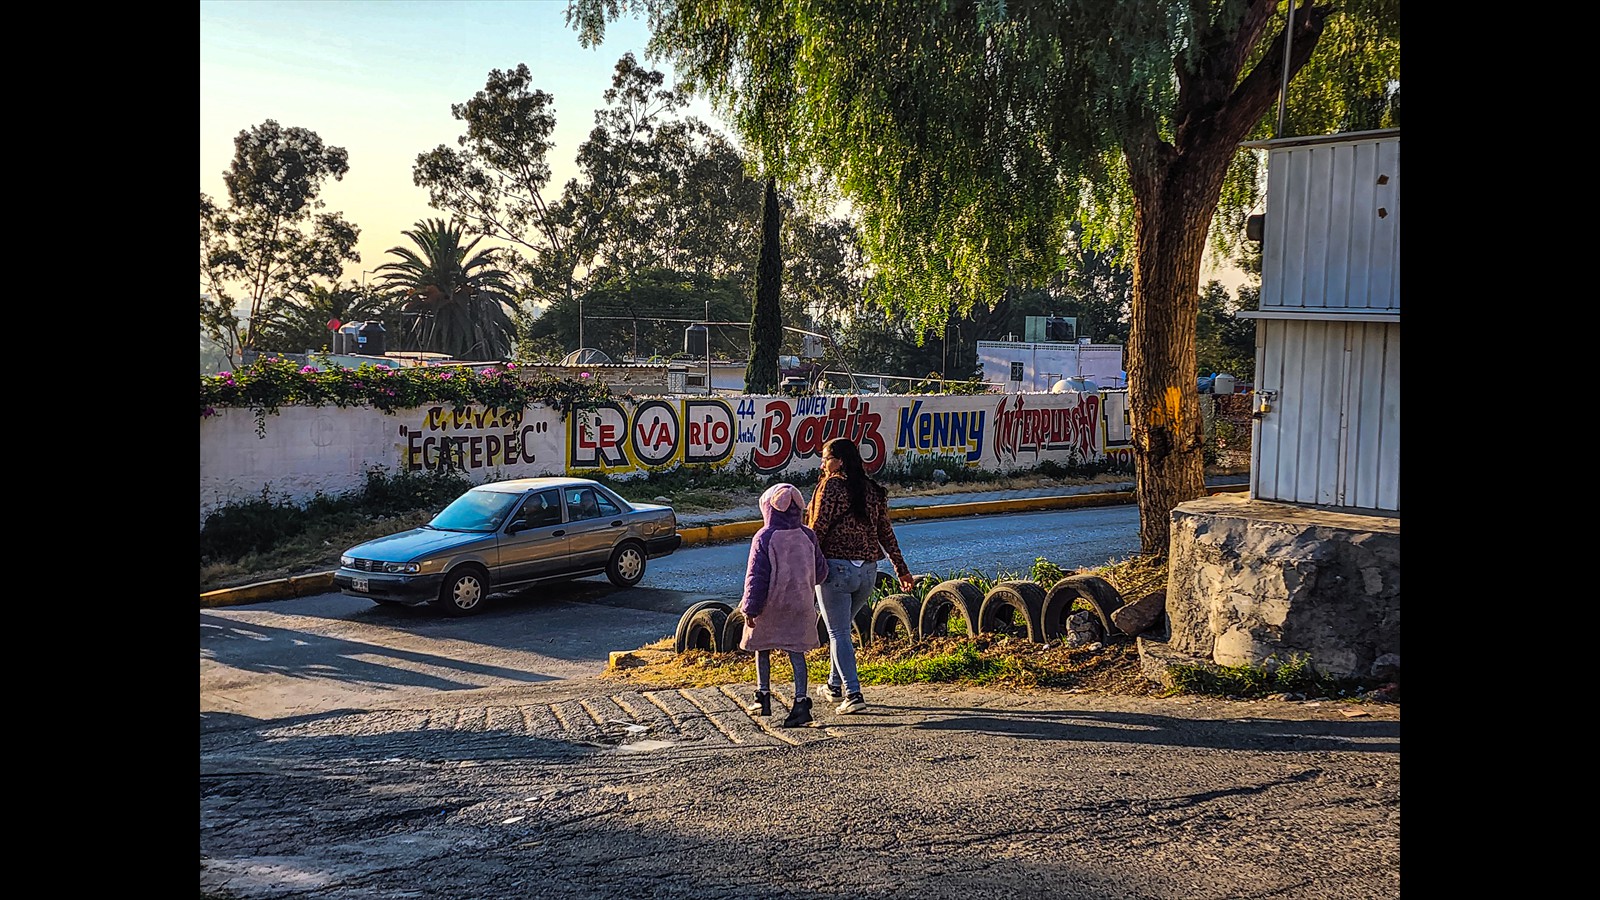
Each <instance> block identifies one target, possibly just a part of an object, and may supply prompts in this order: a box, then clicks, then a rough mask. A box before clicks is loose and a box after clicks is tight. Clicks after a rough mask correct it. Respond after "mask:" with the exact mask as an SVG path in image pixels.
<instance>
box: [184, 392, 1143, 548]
mask: <svg viewBox="0 0 1600 900" xmlns="http://www.w3.org/2000/svg"><path fill="white" fill-rule="evenodd" d="M1125 408H1126V392H1105V393H1102V394H1100V395H1096V394H1085V395H1081V396H1080V395H1079V394H1075V393H1064V394H1049V393H1021V394H1004V395H999V394H975V395H970V396H953V395H947V394H934V395H904V394H892V395H890V394H865V395H846V396H825V397H798V398H797V397H706V396H696V395H675V396H671V397H660V398H654V399H648V398H647V399H641V400H638V401H629V402H618V403H616V404H613V405H610V406H607V407H603V408H601V409H600V410H598V411H596V412H594V413H591V414H589V415H588V416H586V417H583V418H581V419H580V417H578V416H573V417H570V418H569V419H568V420H565V421H563V420H562V419H561V418H560V416H559V415H558V414H557V412H556V411H554V410H552V409H548V408H546V407H544V406H540V405H535V406H530V407H528V408H526V409H524V410H517V411H505V410H485V409H482V408H473V409H471V410H469V411H467V412H465V413H460V414H458V413H455V412H453V411H452V409H451V407H450V406H449V405H448V404H444V405H437V406H428V407H418V408H415V409H409V410H401V411H399V412H397V413H395V414H393V415H386V414H384V413H383V412H380V411H378V410H373V409H368V408H365V407H349V408H344V409H341V408H339V407H336V406H324V407H306V406H293V407H285V408H283V409H281V410H280V411H279V412H278V414H276V415H269V416H267V417H266V430H265V433H264V435H261V436H258V435H257V433H256V419H255V415H254V413H252V412H251V411H250V410H248V409H222V410H219V411H218V414H217V415H215V416H211V417H209V418H203V419H201V421H200V521H201V524H202V525H203V524H204V522H205V518H206V516H207V515H208V514H209V513H210V512H211V511H212V510H214V509H216V508H217V507H219V506H223V505H227V504H230V503H237V502H241V501H244V500H249V499H253V498H259V497H263V496H266V497H270V498H272V499H277V500H293V501H295V502H303V501H304V500H306V499H309V498H310V497H313V496H315V495H316V494H317V493H319V492H320V493H323V494H327V495H330V496H332V495H337V494H340V493H343V492H346V491H350V490H355V489H358V488H360V487H361V486H362V485H363V484H365V482H366V475H367V472H368V471H370V470H373V469H380V470H383V471H385V472H387V473H390V474H398V473H401V472H416V471H423V470H425V469H431V468H436V467H438V466H439V465H440V462H441V453H440V451H441V448H444V449H447V450H449V451H450V455H451V456H453V457H455V461H454V465H455V467H457V468H459V469H460V470H462V471H464V472H466V473H467V475H468V476H469V477H471V478H472V479H473V480H475V481H479V482H482V481H490V480H496V479H500V478H513V477H523V476H533V475H551V474H562V473H574V474H578V473H586V472H605V473H608V474H612V475H626V474H628V473H634V472H638V473H644V472H647V471H649V470H652V469H670V468H674V467H677V466H681V465H691V466H711V467H716V468H720V467H725V466H732V465H737V464H740V463H748V464H749V465H750V466H751V467H752V468H754V469H755V470H757V471H760V472H763V473H767V474H775V473H780V472H804V471H809V470H812V469H815V468H816V467H817V465H818V457H819V456H820V454H821V452H822V445H823V444H824V443H825V442H826V441H828V440H830V439H832V438H834V437H839V436H848V437H850V438H852V439H854V440H855V441H857V443H858V444H860V445H861V448H862V457H863V459H864V460H865V461H866V463H867V468H868V469H869V470H870V471H873V472H877V471H880V470H881V469H882V468H883V467H885V466H889V465H896V464H899V463H901V462H903V461H904V460H906V459H907V458H908V457H918V456H924V457H928V456H937V457H941V458H958V459H959V464H962V465H966V466H970V467H974V468H982V469H988V470H991V471H1010V470H1013V469H1019V468H1020V469H1026V468H1033V467H1035V466H1037V465H1039V464H1040V463H1041V462H1044V461H1046V460H1050V461H1054V462H1057V463H1060V464H1063V465H1068V464H1072V463H1078V462H1090V461H1096V460H1099V459H1103V458H1104V457H1105V456H1106V455H1107V453H1108V452H1111V453H1114V454H1118V455H1125V454H1127V453H1128V450H1127V441H1126V429H1125V427H1124V420H1125V417H1124V415H1123V410H1124V409H1125ZM1108 411H1109V412H1108ZM1108 434H1109V435H1110V439H1109V440H1108Z"/></svg>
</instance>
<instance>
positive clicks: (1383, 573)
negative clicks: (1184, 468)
mask: <svg viewBox="0 0 1600 900" xmlns="http://www.w3.org/2000/svg"><path fill="white" fill-rule="evenodd" d="M1171 535H1172V536H1171V544H1170V547H1169V568H1168V582H1167V619H1168V624H1169V627H1170V632H1171V633H1170V636H1169V639H1168V642H1167V644H1168V646H1169V647H1170V648H1171V649H1172V650H1175V651H1178V652H1180V653H1183V654H1186V655H1188V656H1191V657H1195V658H1199V659H1203V660H1209V661H1211V662H1213V663H1216V664H1217V665H1222V666H1244V665H1250V666H1260V665H1262V664H1264V663H1266V661H1267V660H1268V658H1269V657H1272V656H1276V657H1277V658H1278V660H1280V661H1287V660H1288V659H1290V658H1291V657H1294V656H1302V657H1309V659H1310V663H1311V666H1312V667H1313V668H1314V669H1316V671H1318V672H1320V673H1322V674H1324V675H1328V676H1332V677H1336V678H1367V677H1371V676H1372V675H1373V672H1374V664H1375V663H1377V661H1378V659H1379V658H1380V657H1384V656H1386V655H1390V654H1392V655H1393V657H1394V658H1397V657H1398V655H1399V653H1400V520H1399V519H1398V518H1396V517H1388V516H1378V515H1367V514H1361V513H1356V512H1350V511H1336V510H1321V509H1313V508H1306V507H1299V506H1291V505H1288V504H1283V503H1271V502H1266V501H1258V500H1250V499H1248V498H1246V497H1243V496H1241V495H1236V494H1219V495H1217V496H1213V497H1207V498H1205V499H1201V500H1193V501H1190V502H1188V503H1184V504H1180V505H1179V506H1178V508H1177V509H1175V510H1173V512H1172V530H1171Z"/></svg>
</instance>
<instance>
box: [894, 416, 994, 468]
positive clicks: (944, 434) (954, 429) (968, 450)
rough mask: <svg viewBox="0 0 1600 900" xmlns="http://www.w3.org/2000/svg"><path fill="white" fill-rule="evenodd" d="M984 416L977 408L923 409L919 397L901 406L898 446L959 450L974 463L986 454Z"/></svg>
mask: <svg viewBox="0 0 1600 900" xmlns="http://www.w3.org/2000/svg"><path fill="white" fill-rule="evenodd" d="M983 419H984V413H983V412H981V411H977V410H961V411H959V412H923V411H922V401H921V400H918V401H916V402H915V403H913V404H912V405H910V406H907V407H902V408H901V410H900V427H899V429H898V432H897V435H896V437H895V450H896V451H901V450H915V451H917V452H918V453H936V452H941V451H942V452H946V453H959V454H962V455H964V456H965V457H966V459H967V462H969V463H975V462H977V461H978V460H980V459H982V458H983Z"/></svg>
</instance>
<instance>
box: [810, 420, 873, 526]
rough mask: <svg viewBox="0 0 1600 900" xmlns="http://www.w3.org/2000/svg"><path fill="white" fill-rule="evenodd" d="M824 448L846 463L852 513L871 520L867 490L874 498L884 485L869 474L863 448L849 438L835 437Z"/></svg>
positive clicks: (858, 517) (864, 519) (845, 475)
mask: <svg viewBox="0 0 1600 900" xmlns="http://www.w3.org/2000/svg"><path fill="white" fill-rule="evenodd" d="M823 449H824V450H826V451H827V453H828V455H829V456H831V457H833V458H834V459H837V460H839V461H840V462H842V463H844V486H845V490H846V491H847V492H848V493H849V495H850V515H852V516H855V517H856V518H857V519H860V520H861V521H863V522H870V521H871V517H869V516H868V515H867V491H868V490H869V489H870V490H871V491H872V496H873V499H874V500H876V499H878V498H879V497H880V496H882V495H883V492H884V491H883V487H882V486H881V485H879V484H878V483H877V482H876V481H873V480H872V478H871V476H869V475H867V467H866V466H865V465H864V464H862V462H861V448H860V447H857V446H856V442H855V441H852V440H850V439H849V438H834V439H833V440H831V441H829V442H828V443H827V444H824V445H823Z"/></svg>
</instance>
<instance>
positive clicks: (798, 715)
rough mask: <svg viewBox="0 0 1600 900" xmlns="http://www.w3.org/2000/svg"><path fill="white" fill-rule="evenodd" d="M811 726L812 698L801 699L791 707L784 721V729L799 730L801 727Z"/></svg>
mask: <svg viewBox="0 0 1600 900" xmlns="http://www.w3.org/2000/svg"><path fill="white" fill-rule="evenodd" d="M809 724H811V698H810V697H801V698H800V699H799V700H796V701H795V702H794V706H793V707H790V709H789V715H787V716H785V717H784V719H783V727H785V728H799V727H800V726H801V725H809Z"/></svg>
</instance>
